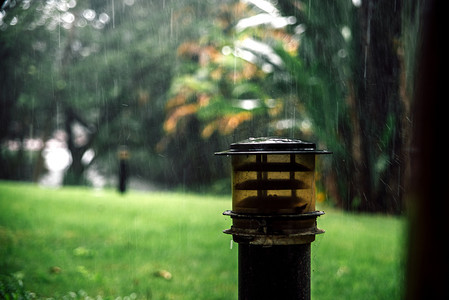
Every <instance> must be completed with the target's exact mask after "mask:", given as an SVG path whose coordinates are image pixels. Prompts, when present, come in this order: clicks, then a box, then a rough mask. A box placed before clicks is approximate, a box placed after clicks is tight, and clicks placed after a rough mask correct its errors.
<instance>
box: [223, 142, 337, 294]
mask: <svg viewBox="0 0 449 300" xmlns="http://www.w3.org/2000/svg"><path fill="white" fill-rule="evenodd" d="M330 153H331V152H328V151H325V150H317V149H316V146H315V144H314V143H308V142H304V141H301V140H297V139H282V138H250V139H248V140H244V141H242V142H239V143H234V144H231V146H230V149H229V150H227V151H223V152H217V153H215V154H216V155H227V156H231V158H232V210H230V211H229V210H228V211H225V212H224V213H223V214H224V215H227V216H230V217H231V218H232V227H231V229H227V230H225V231H224V232H225V233H227V234H232V236H233V240H234V241H235V242H236V243H238V244H239V255H238V256H239V258H238V259H239V262H238V265H239V270H238V274H239V282H238V283H239V291H238V295H239V299H240V300H243V299H258V300H260V299H310V243H311V242H313V241H314V240H315V235H316V234H320V233H324V230H321V229H318V228H317V226H316V218H317V217H318V216H321V215H323V214H324V212H323V211H316V210H315V158H316V155H319V154H330Z"/></svg>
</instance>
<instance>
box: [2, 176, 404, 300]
mask: <svg viewBox="0 0 449 300" xmlns="http://www.w3.org/2000/svg"><path fill="white" fill-rule="evenodd" d="M230 207H231V199H230V197H218V196H207V195H193V194H180V193H168V192H154V193H137V192H130V193H128V194H125V195H123V196H122V195H119V194H118V193H116V192H115V191H112V190H103V191H97V190H92V189H88V188H63V189H58V190H53V189H45V188H41V187H38V186H33V185H27V184H20V183H12V182H0V274H6V275H13V276H15V277H16V278H20V279H21V281H23V283H24V286H25V289H26V290H29V291H32V292H33V293H35V294H36V295H37V297H42V298H44V297H53V298H57V299H73V298H78V299H85V296H86V295H88V296H90V297H92V298H96V297H97V296H101V297H102V298H104V299H105V298H110V299H115V298H116V297H118V296H121V297H123V299H125V297H127V299H136V298H137V299H195V300H196V299H237V247H238V246H237V245H234V246H233V247H232V249H231V247H230V245H231V243H230V240H231V237H230V236H228V235H225V234H223V233H222V232H221V231H222V230H223V229H227V228H229V227H230V225H231V220H230V219H229V218H228V217H225V216H222V212H223V211H224V210H226V209H229V208H230ZM322 209H324V210H325V211H326V215H324V216H322V217H320V218H319V219H318V225H319V227H320V228H322V229H325V230H326V233H325V234H324V235H320V236H317V240H316V241H315V242H314V243H313V244H312V298H313V299H398V298H400V296H401V290H402V288H401V286H402V281H403V272H402V268H403V266H402V265H403V263H404V258H403V252H404V251H403V249H402V246H403V243H404V227H405V226H404V225H405V222H404V219H403V218H396V217H386V216H368V215H354V214H348V213H343V212H341V211H338V210H335V209H330V208H322Z"/></svg>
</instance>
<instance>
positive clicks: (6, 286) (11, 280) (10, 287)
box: [0, 274, 36, 300]
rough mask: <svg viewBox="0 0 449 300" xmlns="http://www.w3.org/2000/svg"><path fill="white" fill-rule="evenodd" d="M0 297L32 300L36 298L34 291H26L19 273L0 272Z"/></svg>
mask: <svg viewBox="0 0 449 300" xmlns="http://www.w3.org/2000/svg"><path fill="white" fill-rule="evenodd" d="M0 299H4V300H31V299H36V298H35V295H34V294H33V293H30V292H27V291H25V289H24V286H23V282H22V280H21V279H20V278H18V276H17V275H9V276H7V275H2V274H0Z"/></svg>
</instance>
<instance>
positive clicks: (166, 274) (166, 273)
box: [154, 270, 173, 280]
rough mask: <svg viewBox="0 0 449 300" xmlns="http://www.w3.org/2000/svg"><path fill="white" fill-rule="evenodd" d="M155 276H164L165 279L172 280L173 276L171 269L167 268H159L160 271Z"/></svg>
mask: <svg viewBox="0 0 449 300" xmlns="http://www.w3.org/2000/svg"><path fill="white" fill-rule="evenodd" d="M154 276H157V277H162V278H164V279H165V280H171V279H172V277H173V276H172V274H171V273H170V272H169V271H167V270H159V271H157V272H155V273H154Z"/></svg>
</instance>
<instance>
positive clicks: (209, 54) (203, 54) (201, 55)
mask: <svg viewBox="0 0 449 300" xmlns="http://www.w3.org/2000/svg"><path fill="white" fill-rule="evenodd" d="M178 56H179V57H182V58H184V59H190V60H192V61H195V62H198V63H199V65H200V66H205V65H207V64H208V63H209V62H217V61H218V60H219V59H220V57H221V53H220V52H219V51H218V50H217V49H216V48H215V47H213V46H211V45H208V46H203V45H201V44H200V43H198V42H192V41H190V42H185V43H182V44H181V45H180V46H179V47H178Z"/></svg>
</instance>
